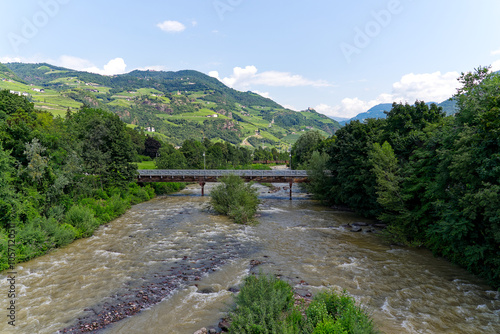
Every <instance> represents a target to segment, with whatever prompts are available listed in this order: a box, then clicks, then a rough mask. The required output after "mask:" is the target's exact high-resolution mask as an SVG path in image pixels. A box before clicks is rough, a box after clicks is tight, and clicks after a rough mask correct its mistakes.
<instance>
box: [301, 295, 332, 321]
mask: <svg viewBox="0 0 500 334" xmlns="http://www.w3.org/2000/svg"><path fill="white" fill-rule="evenodd" d="M306 316H307V322H308V324H310V325H311V327H312V328H315V327H316V325H318V324H319V323H322V322H325V321H328V320H329V319H331V318H332V317H331V316H330V314H328V310H327V308H326V305H325V303H324V302H323V301H322V300H314V301H313V302H312V303H311V304H310V305H309V307H308V308H307V310H306Z"/></svg>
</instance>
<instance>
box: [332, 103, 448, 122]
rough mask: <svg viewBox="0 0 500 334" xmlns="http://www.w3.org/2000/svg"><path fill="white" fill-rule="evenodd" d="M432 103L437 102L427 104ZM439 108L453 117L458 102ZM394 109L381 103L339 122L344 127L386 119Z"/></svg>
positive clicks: (441, 104)
mask: <svg viewBox="0 0 500 334" xmlns="http://www.w3.org/2000/svg"><path fill="white" fill-rule="evenodd" d="M432 103H435V102H427V103H426V104H427V105H431V104H432ZM436 104H437V106H438V107H442V108H443V111H444V112H445V113H446V115H453V114H455V113H456V112H457V109H456V105H457V102H456V100H455V99H453V98H450V99H448V100H446V101H443V102H441V103H436ZM391 109H392V103H381V104H377V105H376V106H374V107H372V108H370V109H368V111H366V112H363V113H360V114H357V115H356V116H354V117H353V118H350V119H348V120H345V121H341V122H339V124H340V125H342V126H344V125H346V124H347V123H349V122H350V121H353V120H359V121H361V122H362V121H364V120H365V119H368V118H385V117H386V116H387V115H386V114H385V111H390V110H391Z"/></svg>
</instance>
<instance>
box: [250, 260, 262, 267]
mask: <svg viewBox="0 0 500 334" xmlns="http://www.w3.org/2000/svg"><path fill="white" fill-rule="evenodd" d="M260 264H262V261H259V260H251V261H250V265H251V266H252V267H256V266H258V265H260Z"/></svg>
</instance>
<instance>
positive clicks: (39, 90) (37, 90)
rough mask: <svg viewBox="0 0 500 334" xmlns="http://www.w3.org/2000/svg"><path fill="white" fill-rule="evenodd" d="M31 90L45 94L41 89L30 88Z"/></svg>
mask: <svg viewBox="0 0 500 334" xmlns="http://www.w3.org/2000/svg"><path fill="white" fill-rule="evenodd" d="M31 90H33V91H35V92H38V93H45V89H43V88H32V89H31Z"/></svg>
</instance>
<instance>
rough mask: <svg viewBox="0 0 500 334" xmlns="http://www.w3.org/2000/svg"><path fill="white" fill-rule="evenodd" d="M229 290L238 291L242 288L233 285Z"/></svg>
mask: <svg viewBox="0 0 500 334" xmlns="http://www.w3.org/2000/svg"><path fill="white" fill-rule="evenodd" d="M227 291H229V292H232V293H238V292H240V289H239V288H238V287H235V286H232V287H230V288H229V289H227Z"/></svg>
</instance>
